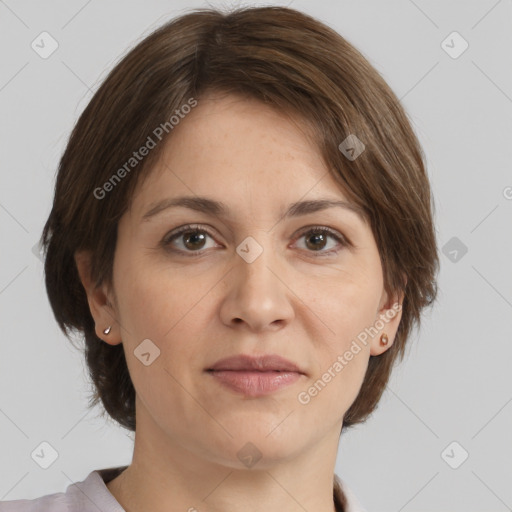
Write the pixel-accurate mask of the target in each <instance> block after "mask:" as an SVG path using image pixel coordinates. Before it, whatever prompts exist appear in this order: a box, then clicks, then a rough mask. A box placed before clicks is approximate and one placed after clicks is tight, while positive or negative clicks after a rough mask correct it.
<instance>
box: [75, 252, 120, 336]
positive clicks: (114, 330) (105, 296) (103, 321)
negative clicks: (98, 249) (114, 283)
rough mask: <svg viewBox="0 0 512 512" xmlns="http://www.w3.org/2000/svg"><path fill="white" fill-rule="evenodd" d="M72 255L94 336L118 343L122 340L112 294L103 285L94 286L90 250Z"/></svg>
mask: <svg viewBox="0 0 512 512" xmlns="http://www.w3.org/2000/svg"><path fill="white" fill-rule="evenodd" d="M74 257H75V263H76V267H77V270H78V274H79V276H80V281H81V282H82V285H83V287H84V290H85V293H86V294H87V302H88V303H89V309H90V310H91V315H92V317H93V318H94V323H95V330H96V336H98V338H100V339H102V340H104V341H105V342H106V343H108V344H109V345H118V344H119V343H121V341H122V340H121V337H120V330H119V324H118V323H117V321H116V316H117V315H116V311H115V308H114V307H113V306H112V303H113V302H114V303H115V301H113V298H114V297H113V294H111V293H110V290H109V289H108V288H107V286H105V285H102V286H100V287H97V288H96V287H95V286H94V283H93V282H92V279H91V251H76V252H75V255H74ZM109 326H110V327H111V329H110V332H109V334H105V333H104V332H103V330H104V329H106V328H107V327H109Z"/></svg>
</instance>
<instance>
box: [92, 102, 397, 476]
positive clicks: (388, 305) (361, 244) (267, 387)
mask: <svg viewBox="0 0 512 512" xmlns="http://www.w3.org/2000/svg"><path fill="white" fill-rule="evenodd" d="M111 193H112V194H115V191H113V192H111ZM183 196H187V197H189V198H190V200H189V202H188V205H189V206H195V207H194V208H191V207H187V206H186V204H185V203H184V202H182V205H181V206H174V207H168V208H163V209H158V211H157V212H156V211H155V210H154V208H155V205H157V204H159V203H160V202H161V201H171V200H177V199H178V198H182V197H183ZM203 199H204V200H206V199H208V201H209V202H208V203H207V205H210V206H211V205H213V204H220V203H222V209H221V208H219V207H218V206H216V207H215V209H214V208H204V210H203V211H201V205H203V206H204V202H203V203H201V201H200V200H203ZM346 199H347V198H346V196H344V194H343V193H342V191H341V190H340V189H339V186H338V185H337V184H336V182H335V181H334V180H333V178H332V177H331V176H330V174H329V173H328V171H327V169H326V167H325V165H324V163H323V161H322V159H321V156H320V154H319V152H318V150H317V148H316V147H315V146H313V145H312V143H311V142H310V141H309V140H308V139H307V138H306V137H305V135H304V134H303V133H302V131H301V130H300V129H299V124H295V123H294V122H292V121H291V120H290V119H289V118H287V117H285V116H284V115H282V114H280V113H278V112H276V111H274V110H271V109H270V108H268V107H266V106H264V105H263V104H261V103H259V102H257V101H255V100H247V99H242V98H238V97H236V96H227V97H224V98H221V97H218V96H217V97H213V96H210V97H206V98H203V99H200V100H199V102H198V105H197V107H195V108H194V109H193V110H192V111H191V112H190V113H189V114H188V115H187V116H186V117H185V118H184V119H182V120H181V121H180V124H179V125H178V126H176V127H175V128H174V130H173V133H172V137H171V138H170V139H169V140H168V143H167V146H166V150H165V154H164V156H163V158H162V161H161V162H160V163H159V165H158V167H157V168H155V170H154V172H153V173H152V175H151V176H150V177H149V179H148V180H147V181H146V182H145V183H144V185H143V187H141V188H140V189H138V190H137V193H136V195H135V196H134V199H133V203H132V205H131V209H130V210H129V211H128V212H127V213H126V214H125V215H124V217H123V218H122V219H121V221H120V224H119V231H118V241H117V248H116V253H115V261H114V292H115V299H114V300H115V313H114V314H115V317H116V319H117V322H116V323H114V324H113V331H112V333H111V334H110V335H109V336H108V338H109V339H111V340H112V341H109V343H113V344H115V343H118V342H121V341H122V343H123V345H124V350H125V353H126V358H127V364H128V368H129V371H130V375H131V377H132V380H133V383H134V386H135V390H136V393H137V429H138V432H139V426H140V429H145V430H146V431H147V432H150V431H151V432H153V433H155V432H158V436H159V437H160V439H168V441H169V443H172V444H174V445H176V446H180V448H181V449H185V450H188V451H190V452H191V453H194V454H195V455H197V456H200V457H202V458H203V459H204V458H205V459H207V460H209V461H215V462H218V463H221V464H224V465H227V466H231V467H242V465H243V464H246V462H244V461H245V460H246V459H244V457H243V456H242V455H243V454H245V453H246V452H247V453H249V452H251V450H252V451H253V452H254V454H259V455H257V456H258V457H259V456H261V457H262V459H261V461H260V462H259V464H262V465H263V464H271V463H272V462H273V461H274V462H275V461H278V460H284V459H287V458H291V457H294V456H296V455H299V454H301V453H305V452H306V450H308V449H312V448H313V447H314V445H315V444H317V443H320V441H321V440H323V439H326V438H331V439H333V440H334V439H336V442H337V440H338V438H339V433H340V429H341V427H342V421H343V415H344V413H345V412H346V411H347V409H348V408H349V406H350V405H351V404H352V403H353V401H354V400H355V398H356V396H357V394H358V391H359V389H360V387H361V384H362V382H363V378H364V375H365V371H366V368H367V364H368V360H369V356H370V354H372V355H378V354H380V353H381V352H383V351H384V350H385V348H384V347H380V346H379V338H380V334H381V333H382V332H386V333H387V334H388V336H389V339H390V343H389V345H390V344H391V342H392V340H393V337H394V334H395V332H396V328H397V327H398V321H399V317H400V314H398V315H396V316H395V318H394V319H393V320H391V321H389V320H387V321H386V322H385V327H384V328H381V329H380V330H379V332H378V334H377V335H375V336H373V337H372V336H371V335H368V334H366V343H363V342H361V341H358V340H361V339H362V338H364V334H361V333H364V332H365V328H370V327H372V326H374V325H375V323H376V321H377V320H379V318H381V315H384V314H385V313H386V312H387V311H388V310H391V311H395V310H394V309H392V306H393V303H394V302H395V298H393V300H392V299H391V298H389V300H388V297H387V296H386V293H385V292H384V288H383V274H382V268H381V263H380V259H379V253H378V250H377V247H376V244H375V240H374V237H373V235H372V232H371V229H370V226H369V225H367V224H365V223H364V221H363V220H362V218H360V217H359V215H358V213H357V212H356V211H353V210H351V209H349V208H344V207H340V206H333V207H327V208H320V207H314V206H313V204H314V203H309V205H308V204H306V205H305V206H303V207H300V206H297V204H300V203H302V202H305V201H306V202H310V201H319V200H327V201H346ZM104 200H108V198H106V199H104ZM292 205H295V206H294V207H293V208H292V209H291V210H290V207H291V206H292ZM320 206H321V205H320ZM151 211H152V213H153V214H152V215H150V216H145V215H146V214H148V212H151ZM287 212H288V213H287ZM188 224H193V225H194V226H193V227H192V228H190V227H189V228H188V233H187V232H185V233H182V234H181V235H177V236H173V235H174V234H175V233H176V232H177V231H178V230H179V229H180V228H181V227H183V226H186V225H188ZM318 228H327V229H328V231H329V233H321V232H318ZM194 230H195V231H194ZM336 237H339V240H338V239H337V238H336ZM343 240H346V242H343ZM110 297H112V295H110ZM101 322H103V323H100V324H99V325H98V326H97V328H98V332H99V335H100V337H102V338H107V337H106V336H105V335H103V334H102V333H101V330H102V328H104V327H106V326H107V325H109V324H110V323H112V322H111V321H109V317H107V316H105V317H104V319H103V318H102V320H101ZM98 323H99V322H98ZM378 325H379V324H378ZM380 326H381V327H382V324H380ZM358 335H359V338H358ZM144 340H150V341H144ZM354 340H355V341H354ZM141 343H143V344H142V345H141ZM389 345H388V346H389ZM158 351H159V355H158ZM347 351H349V352H350V353H351V354H352V357H350V355H348V356H347V357H345V356H344V355H345V354H346V353H347ZM142 354H144V355H142ZM242 354H245V355H249V356H262V355H278V356H281V357H283V358H285V359H287V360H289V361H291V362H293V363H294V364H295V365H296V366H297V367H298V368H299V369H300V371H301V372H302V373H298V374H297V373H293V372H292V373H287V372H283V373H282V374H281V378H283V379H284V380H285V381H286V379H289V381H288V383H287V385H283V386H281V387H279V386H277V388H276V389H274V390H273V391H272V389H273V388H272V386H273V385H274V386H275V385H276V379H277V377H276V375H277V374H276V372H272V373H270V372H260V373H255V372H254V371H253V372H248V371H245V372H242V371H239V372H238V373H237V372H235V371H233V370H231V371H230V370H227V371H224V372H220V371H219V372H212V371H208V370H209V369H210V368H211V367H212V366H213V365H214V364H215V363H216V362H217V361H219V360H221V359H223V358H227V357H230V356H237V355H242ZM349 359H350V360H349ZM341 361H343V363H342V362H341ZM336 363H338V364H336ZM340 366H341V369H340ZM285 374H286V375H285ZM326 374H327V376H326ZM283 375H285V377H283ZM329 375H330V378H329ZM223 378H224V379H226V380H223ZM319 381H321V382H320V383H319ZM226 382H227V383H231V386H230V385H228V384H226ZM315 383H316V387H315ZM315 389H316V392H315ZM247 443H252V445H254V447H249V446H250V445H247ZM240 450H242V451H240ZM244 450H245V451H244ZM246 465H247V464H246Z"/></svg>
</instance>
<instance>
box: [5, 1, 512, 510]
mask: <svg viewBox="0 0 512 512" xmlns="http://www.w3.org/2000/svg"><path fill="white" fill-rule="evenodd" d="M248 3H249V2H248ZM273 3H276V4H279V3H280V2H265V4H267V5H268V4H273ZM250 4H251V5H256V4H259V5H263V2H261V3H259V2H250ZM284 4H286V2H283V5H284ZM288 4H289V5H291V7H294V8H297V9H299V10H303V11H305V12H308V13H310V14H312V15H313V16H315V17H317V18H319V19H320V20H322V21H324V22H327V23H328V24H330V25H331V26H332V27H333V28H335V29H336V30H338V31H339V32H340V33H341V34H342V35H343V36H344V37H345V38H347V39H348V40H349V41H350V42H351V43H353V44H354V45H355V46H356V47H357V48H358V49H359V50H360V51H361V52H362V53H363V54H364V55H365V56H366V57H367V58H368V59H369V60H370V62H371V63H372V64H373V65H374V66H375V67H376V68H377V70H378V71H379V72H380V73H381V74H382V75H383V76H384V78H385V79H386V80H387V81H388V83H389V84H390V85H391V87H392V88H393V90H394V91H395V93H396V94H397V96H398V97H399V98H400V99H402V101H403V104H404V105H405V107H406V109H407V111H408V112H409V114H410V116H411V119H412V122H413V124H414V128H415V130H416V132H417V134H418V136H419V138H420V141H421V143H422V145H423V147H424V149H425V152H426V154H427V157H428V170H429V174H430V177H431V181H432V186H433V191H434V195H435V201H436V223H437V231H438V237H439V244H440V247H444V248H445V249H444V252H445V253H446V254H441V258H442V265H441V273H440V276H439V286H440V293H439V300H438V303H437V304H436V306H435V308H434V309H432V311H431V312H430V313H428V314H427V316H426V317H425V319H424V325H423V328H422V329H421V331H420V332H418V333H416V334H415V335H414V336H413V339H412V340H411V347H410V349H409V353H408V359H407V361H406V363H405V364H403V365H401V366H399V367H397V368H396V370H395V373H394V374H393V377H392V380H391V383H390V386H389V389H388V390H387V391H386V393H385V395H384V396H383V399H382V402H381V404H380V406H379V408H378V410H377V411H376V413H375V414H374V415H373V416H372V417H371V419H369V420H368V421H367V423H366V424H365V425H362V426H359V427H357V428H355V429H353V430H352V431H351V432H348V433H347V434H346V435H345V436H344V437H343V438H342V441H341V444H340V452H339V457H338V463H337V467H336V471H337V473H338V474H339V475H340V476H341V477H342V478H343V479H345V480H346V481H347V482H348V484H349V485H350V486H351V488H352V489H353V491H354V492H355V494H356V495H357V496H358V497H359V499H360V501H361V502H362V503H363V505H365V507H366V508H368V510H369V511H372V510H374V511H382V512H386V511H402V510H403V511H405V512H407V511H413V510H417V511H419V510H430V511H434V510H452V511H465V512H471V511H477V510H485V511H487V512H489V511H505V510H512V508H511V507H512V486H511V485H510V484H511V483H512V462H511V461H512V442H511V441H512V434H511V433H512V428H511V424H512V403H511V402H512V386H511V376H510V373H511V372H510V361H511V357H512V343H511V341H512V340H511V336H510V331H509V325H508V324H509V322H510V320H511V318H512V316H511V313H512V277H511V272H510V266H511V261H512V238H511V234H512V230H511V220H512V200H511V198H512V173H511V167H510V162H511V157H512V150H511V146H512V141H511V135H512V66H511V64H512V63H511V60H512V59H511V48H512V45H511V43H512V30H511V28H512V23H511V21H512V4H511V1H510V0H508V1H507V0H502V1H495V0H489V1H472V2H468V1H465V2H463V1H460V2H457V1H425V0H423V1H420V0H415V1H412V0H393V1H387V2H379V1H377V0H372V1H360V2H356V1H350V2H349V1H346V2H335V1H327V0H317V1H315V2H306V1H300V0H295V1H293V2H291V3H290V2H288ZM206 5H207V4H206V3H202V2H185V1H173V2H170V1H157V0H144V1H139V2H135V1H132V2H123V3H121V2H113V1H110V0H108V1H102V2H100V1H99V0H92V1H89V2H87V1H82V0H73V1H67V2H64V1H57V0H49V1H45V2H37V1H35V0H31V1H26V2H15V1H14V0H5V1H0V48H1V50H0V51H1V55H2V59H1V62H2V65H1V71H0V108H1V118H0V119H1V124H0V129H1V134H0V146H1V155H2V159H1V174H0V176H1V187H0V225H1V230H2V231H1V236H2V241H3V242H2V249H1V265H0V314H1V317H2V323H1V335H0V336H1V338H0V339H1V341H0V344H1V345H0V346H1V354H0V434H1V435H0V500H2V499H3V500H6V499H19V498H34V497H37V496H41V495H43V494H49V493H50V492H57V491H63V490H64V489H65V488H66V487H67V486H68V485H69V484H70V483H72V482H75V481H80V480H82V479H83V478H85V476H87V474H88V473H89V471H92V470H93V469H100V468H103V467H109V466H114V465H121V464H128V463H129V462H130V460H131V451H132V439H131V437H130V435H128V434H127V432H126V431H125V430H123V429H121V428H118V427H116V426H115V425H114V424H113V422H110V421H106V420H104V419H102V418H101V417H100V416H99V410H98V409H95V410H93V411H91V412H89V413H87V410H86V399H85V396H86V391H87V390H88V389H89V386H90V384H89V383H88V380H87V377H86V374H85V371H84V366H83V363H82V360H81V355H80V353H78V352H77V351H76V350H75V349H74V348H73V347H72V346H71V344H70V343H69V342H68V341H67V340H66V338H65V337H64V336H63V334H62V333H61V332H60V330H59V329H58V327H57V325H56V323H55V321H54V319H53V314H52V312H51V310H50V307H49V304H48V300H47V298H46V292H45V289H44V283H43V268H42V262H41V261H40V259H39V258H38V257H37V250H33V247H34V244H35V243H36V242H37V240H38V238H39V236H40V233H41V229H42V227H43V224H44V221H45V219H46V217H47V216H48V214H49V212H50V206H51V200H52V194H53V186H54V176H55V172H56V168H57V164H58V160H59V157H60V155H61V153H62V151H63V149H64V145H65V143H66V141H67V137H68V136H69V133H70V130H71V128H72V126H73V124H74V122H75V121H76V120H77V118H78V115H79V114H80V112H81V111H82V110H83V108H84V107H85V105H86V104H87V102H88V101H89V100H90V98H91V97H92V94H93V93H94V91H95V90H96V89H97V87H98V84H99V83H100V82H101V81H102V79H103V78H104V77H105V76H106V73H107V72H108V71H109V70H110V69H111V68H112V66H113V65H114V63H115V62H116V61H117V60H118V58H119V57H120V56H121V55H122V54H124V53H126V52H127V51H128V49H130V48H131V47H133V46H134V45H135V44H136V43H137V42H138V41H139V40H140V39H141V38H142V37H144V36H145V35H147V34H148V33H149V32H150V31H151V30H153V29H154V28H156V27H157V26H159V25H160V24H161V23H163V22H164V21H166V20H168V19H169V18H171V17H174V16H176V15H179V14H181V13H182V12H183V11H184V10H185V9H187V8H191V7H201V6H206ZM210 5H212V6H222V5H223V6H229V5H235V4H230V3H228V2H223V3H219V2H215V1H213V2H211V3H210ZM42 31H47V32H49V33H50V34H51V35H52V37H53V38H55V40H57V41H58V44H59V47H58V49H57V51H55V53H53V54H52V55H51V56H50V57H49V58H47V59H43V58H41V57H40V56H39V55H38V54H37V53H36V52H35V51H34V50H33V49H32V48H31V43H32V41H33V40H35V39H36V38H37V36H38V35H39V34H40V33H41V32H42ZM453 31H457V32H459V33H460V34H461V36H462V37H463V38H464V39H465V40H466V41H467V42H468V43H469V48H468V49H467V50H466V51H465V52H464V53H463V54H462V55H460V56H459V57H458V58H452V57H451V56H449V55H448V54H447V53H446V52H445V50H444V49H443V47H442V46H441V43H442V41H443V40H444V39H445V38H446V37H447V36H448V35H449V34H450V33H452V32H453ZM449 44H451V45H452V46H454V48H455V50H457V49H458V48H460V44H459V42H454V43H449ZM507 187H508V188H507ZM453 237H456V238H455V239H454V240H452V238H453ZM464 247H466V248H467V253H466V254H463V248H464ZM454 251H456V252H454ZM43 441H47V442H49V443H50V444H51V445H52V446H53V447H54V448H55V449H56V450H57V452H58V455H59V456H58V459H57V460H56V461H55V463H54V464H53V465H51V466H50V467H49V468H48V469H46V470H45V469H42V468H41V467H39V466H38V465H37V464H36V463H35V462H34V460H32V458H31V453H32V452H33V450H34V449H35V448H37V447H38V446H39V445H40V443H41V442H43ZM453 441H456V442H457V443H458V445H456V446H455V448H454V449H453V451H452V450H451V449H449V450H448V452H447V453H445V456H444V457H443V456H442V453H443V451H444V450H445V448H446V447H447V446H448V445H450V443H452V442H453ZM463 450H465V451H467V452H468V453H469V457H468V458H467V460H465V461H464V462H463V463H462V464H461V465H460V466H459V467H458V468H457V469H453V468H452V467H450V465H449V464H448V463H447V461H449V462H450V463H451V464H452V465H457V464H460V462H461V460H462V455H463V454H464V451H463ZM310 512H312V511H310Z"/></svg>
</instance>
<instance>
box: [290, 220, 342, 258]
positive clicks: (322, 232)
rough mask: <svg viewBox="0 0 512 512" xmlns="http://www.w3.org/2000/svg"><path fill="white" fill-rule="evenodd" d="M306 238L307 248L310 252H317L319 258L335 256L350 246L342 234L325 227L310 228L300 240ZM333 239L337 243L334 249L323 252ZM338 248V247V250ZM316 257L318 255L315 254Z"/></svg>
mask: <svg viewBox="0 0 512 512" xmlns="http://www.w3.org/2000/svg"><path fill="white" fill-rule="evenodd" d="M304 237H305V247H306V250H307V251H308V252H317V253H319V254H318V256H325V255H326V254H327V255H330V254H335V253H337V252H339V250H340V247H346V246H348V245H350V242H349V241H348V240H347V239H346V238H345V237H344V236H343V235H341V234H340V233H338V232H337V231H334V230H332V229H330V228H327V227H325V226H314V227H310V228H308V230H307V231H304V232H303V233H302V234H301V235H300V237H299V239H302V238H304ZM329 238H331V239H333V240H335V241H336V242H337V244H334V248H332V246H331V248H330V249H329V250H323V249H325V247H326V246H328V245H329V244H328V239H329ZM336 246H338V247H337V248H336ZM315 256H316V254H315Z"/></svg>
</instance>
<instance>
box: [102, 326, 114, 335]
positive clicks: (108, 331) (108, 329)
mask: <svg viewBox="0 0 512 512" xmlns="http://www.w3.org/2000/svg"><path fill="white" fill-rule="evenodd" d="M111 329H112V326H111V325H109V326H108V327H107V328H106V329H105V330H104V331H103V334H109V333H110V330H111Z"/></svg>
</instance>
